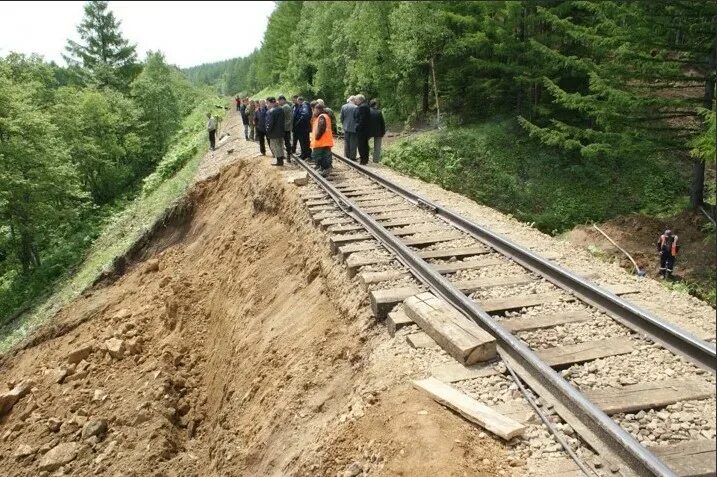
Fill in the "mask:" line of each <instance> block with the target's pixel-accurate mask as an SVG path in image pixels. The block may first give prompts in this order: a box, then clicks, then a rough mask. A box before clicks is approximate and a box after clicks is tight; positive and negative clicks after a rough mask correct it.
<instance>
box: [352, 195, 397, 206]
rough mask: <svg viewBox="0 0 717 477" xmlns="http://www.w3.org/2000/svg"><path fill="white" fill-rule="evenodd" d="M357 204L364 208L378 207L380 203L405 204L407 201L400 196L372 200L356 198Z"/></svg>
mask: <svg viewBox="0 0 717 477" xmlns="http://www.w3.org/2000/svg"><path fill="white" fill-rule="evenodd" d="M355 202H356V205H358V206H359V207H361V208H362V209H363V208H368V207H376V206H379V205H398V204H405V203H406V201H405V200H404V199H401V198H400V197H395V196H394V197H392V198H384V199H371V200H356V201H355Z"/></svg>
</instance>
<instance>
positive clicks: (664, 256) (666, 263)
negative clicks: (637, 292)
mask: <svg viewBox="0 0 717 477" xmlns="http://www.w3.org/2000/svg"><path fill="white" fill-rule="evenodd" d="M679 249H680V246H679V245H678V244H677V235H675V234H673V233H672V230H670V229H667V230H665V233H663V234H662V235H660V238H659V239H657V251H658V252H659V253H660V277H661V278H663V279H664V278H670V277H671V276H672V270H673V269H674V267H675V258H677V252H678V251H679Z"/></svg>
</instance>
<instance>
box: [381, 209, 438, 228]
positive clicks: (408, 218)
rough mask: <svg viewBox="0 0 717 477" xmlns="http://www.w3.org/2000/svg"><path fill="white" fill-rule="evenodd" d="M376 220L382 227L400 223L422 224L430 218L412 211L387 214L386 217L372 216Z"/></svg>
mask: <svg viewBox="0 0 717 477" xmlns="http://www.w3.org/2000/svg"><path fill="white" fill-rule="evenodd" d="M374 219H376V221H377V222H379V223H380V224H381V225H382V226H384V227H387V228H388V227H399V226H401V225H411V224H422V223H426V222H430V221H431V219H430V218H426V216H425V215H423V214H421V213H418V212H414V213H410V212H409V213H405V212H404V213H401V214H397V215H395V216H392V215H389V216H388V217H386V216H383V215H380V216H377V217H374Z"/></svg>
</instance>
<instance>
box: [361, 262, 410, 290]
mask: <svg viewBox="0 0 717 477" xmlns="http://www.w3.org/2000/svg"><path fill="white" fill-rule="evenodd" d="M390 260H391V259H387V261H390ZM410 275H411V274H410V273H409V272H408V270H405V269H403V270H384V271H382V272H363V273H359V279H360V280H361V283H363V284H364V285H371V284H373V283H381V282H387V281H389V280H396V279H399V278H403V277H408V276H410Z"/></svg>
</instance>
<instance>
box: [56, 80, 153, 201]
mask: <svg viewBox="0 0 717 477" xmlns="http://www.w3.org/2000/svg"><path fill="white" fill-rule="evenodd" d="M51 111H52V114H53V116H54V122H55V124H56V125H57V127H58V128H59V130H60V134H61V136H62V139H63V140H64V142H65V143H66V144H68V145H69V148H70V149H69V155H70V158H71V161H72V163H73V164H74V165H75V168H76V170H77V172H78V174H79V175H80V178H81V179H82V185H83V188H84V189H85V190H86V191H87V192H89V193H90V194H91V195H92V198H93V201H94V202H95V203H96V204H98V205H102V204H106V203H108V202H111V201H112V200H114V199H115V198H116V197H118V196H119V195H121V194H122V193H123V192H124V191H125V190H126V188H127V187H128V185H130V184H131V183H132V181H133V179H134V177H136V175H138V174H139V172H140V171H139V169H140V167H139V164H137V163H136V162H137V158H138V157H139V156H140V154H141V152H142V144H141V139H140V136H139V134H138V128H137V125H138V122H139V111H138V110H137V107H136V106H135V104H134V103H133V102H132V101H131V100H130V99H129V98H127V97H125V96H124V95H123V94H122V93H120V92H118V91H114V90H110V89H104V90H98V89H94V88H84V89H80V88H77V87H63V88H60V89H59V90H58V91H57V92H56V95H55V102H54V104H53V107H52V109H51Z"/></svg>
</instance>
